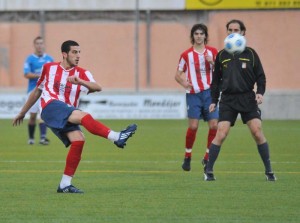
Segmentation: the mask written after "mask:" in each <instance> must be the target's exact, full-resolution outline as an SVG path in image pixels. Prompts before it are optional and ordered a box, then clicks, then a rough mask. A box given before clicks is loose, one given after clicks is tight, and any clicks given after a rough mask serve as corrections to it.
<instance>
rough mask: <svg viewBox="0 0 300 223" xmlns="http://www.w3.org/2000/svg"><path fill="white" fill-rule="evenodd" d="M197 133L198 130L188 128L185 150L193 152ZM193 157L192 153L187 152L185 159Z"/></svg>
mask: <svg viewBox="0 0 300 223" xmlns="http://www.w3.org/2000/svg"><path fill="white" fill-rule="evenodd" d="M196 133H197V129H195V130H193V129H190V128H188V129H187V131H186V136H185V148H186V149H189V150H192V148H193V145H194V142H195V139H196ZM191 156H192V151H189V152H187V151H185V157H191Z"/></svg>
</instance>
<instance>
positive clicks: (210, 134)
mask: <svg viewBox="0 0 300 223" xmlns="http://www.w3.org/2000/svg"><path fill="white" fill-rule="evenodd" d="M216 134H217V130H216V129H209V130H208V136H207V150H206V152H205V155H204V159H205V160H208V153H209V151H208V149H209V147H210V144H211V142H212V141H213V139H214V138H215V136H216Z"/></svg>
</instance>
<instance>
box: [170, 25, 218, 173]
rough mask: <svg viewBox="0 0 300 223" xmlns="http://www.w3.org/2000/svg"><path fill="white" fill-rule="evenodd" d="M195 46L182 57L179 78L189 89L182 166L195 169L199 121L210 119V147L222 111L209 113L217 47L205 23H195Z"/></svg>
mask: <svg viewBox="0 0 300 223" xmlns="http://www.w3.org/2000/svg"><path fill="white" fill-rule="evenodd" d="M190 39H191V43H192V47H190V48H189V49H187V50H186V51H184V52H183V53H182V54H181V56H180V60H179V64H178V68H177V72H176V74H175V80H176V81H177V82H178V83H179V84H180V85H181V86H182V87H183V88H184V89H185V90H186V103H187V115H188V129H187V132H186V140H185V157H184V162H183V164H182V169H183V170H185V171H190V170H191V157H192V148H193V145H194V142H195V139H196V134H197V130H198V125H199V120H200V119H203V120H204V121H207V122H208V127H209V130H208V136H207V148H209V146H210V144H211V141H212V140H213V139H214V137H215V135H216V131H217V123H218V111H217V110H216V111H214V112H212V113H210V112H209V105H210V104H211V95H210V84H211V80H212V72H213V68H214V60H215V58H216V55H217V53H218V51H217V49H216V48H214V47H210V46H208V45H206V44H207V42H208V30H207V27H206V25H204V24H195V25H194V26H193V27H192V29H191V33H190ZM208 152H209V151H208V149H207V150H206V153H205V155H204V158H203V160H202V164H203V166H204V170H205V167H206V163H207V160H208Z"/></svg>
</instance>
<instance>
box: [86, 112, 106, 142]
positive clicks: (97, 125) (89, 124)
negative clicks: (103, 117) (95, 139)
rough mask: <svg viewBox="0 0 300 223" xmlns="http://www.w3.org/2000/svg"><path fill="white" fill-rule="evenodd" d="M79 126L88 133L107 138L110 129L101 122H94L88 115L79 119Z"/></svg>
mask: <svg viewBox="0 0 300 223" xmlns="http://www.w3.org/2000/svg"><path fill="white" fill-rule="evenodd" d="M81 125H83V126H84V128H86V130H88V131H89V132H90V133H92V134H94V135H98V136H102V137H104V138H107V136H108V133H109V132H110V129H109V128H108V127H106V126H105V125H103V124H102V123H101V122H98V121H96V120H95V119H94V118H93V117H92V116H91V115H90V114H87V115H86V116H84V117H83V118H82V119H81Z"/></svg>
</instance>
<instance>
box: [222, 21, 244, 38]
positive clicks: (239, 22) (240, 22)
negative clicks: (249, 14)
mask: <svg viewBox="0 0 300 223" xmlns="http://www.w3.org/2000/svg"><path fill="white" fill-rule="evenodd" d="M231 23H237V24H239V25H240V29H241V31H243V32H244V35H245V34H246V26H245V25H244V23H243V22H242V21H241V20H238V19H232V20H230V21H229V22H228V23H227V24H226V30H228V27H229V25H230V24H231Z"/></svg>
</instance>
